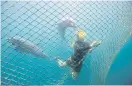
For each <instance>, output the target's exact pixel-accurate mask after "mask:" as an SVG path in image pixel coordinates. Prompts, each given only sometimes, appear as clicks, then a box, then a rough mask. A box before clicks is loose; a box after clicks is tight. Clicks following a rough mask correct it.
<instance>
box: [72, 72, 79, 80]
mask: <svg viewBox="0 0 132 86" xmlns="http://www.w3.org/2000/svg"><path fill="white" fill-rule="evenodd" d="M78 75H79V72H76V71H72V78H73V79H74V80H76V79H77V77H78Z"/></svg>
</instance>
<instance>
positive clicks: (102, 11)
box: [1, 1, 132, 85]
mask: <svg viewBox="0 0 132 86" xmlns="http://www.w3.org/2000/svg"><path fill="white" fill-rule="evenodd" d="M131 6H132V2H129V1H125V2H118V1H114V2H112V1H109V2H108V1H105V2H97V1H96V2H91V1H90V2H88V1H54V2H53V1H2V2H1V25H2V37H1V42H2V44H1V45H2V50H1V53H2V54H1V66H2V67H1V83H2V85H42V84H51V85H52V84H54V85H55V84H105V78H106V77H107V73H108V71H109V69H110V66H111V64H112V63H113V61H114V59H115V57H116V55H117V54H118V52H119V50H120V49H121V47H122V46H123V44H124V43H125V42H126V40H127V38H128V37H130V36H131V35H130V34H131V32H132V26H131V25H132V18H131V17H132V7H131ZM66 16H68V17H71V18H73V19H75V20H76V26H77V27H78V28H81V29H84V30H85V31H86V33H87V34H88V35H87V41H89V42H90V43H91V42H92V41H95V40H103V42H102V43H101V45H100V46H98V47H97V48H95V49H94V50H93V52H92V53H91V54H90V55H88V56H87V57H86V59H85V61H84V64H83V68H82V71H81V73H80V75H79V79H78V80H77V81H73V80H72V78H71V76H70V75H71V73H70V69H68V68H64V69H62V68H60V67H58V65H57V63H56V62H55V61H51V62H50V61H48V60H46V59H42V58H37V57H34V56H32V55H30V54H26V53H21V52H18V51H16V50H15V49H14V48H13V46H12V45H11V44H10V43H8V41H7V39H8V38H10V37H13V36H16V35H19V36H21V37H24V38H26V39H28V40H29V41H31V42H33V43H35V44H37V45H38V46H39V47H41V49H43V50H44V52H45V53H46V54H47V55H48V56H49V57H51V58H54V57H57V56H60V57H62V58H63V59H65V60H66V59H67V58H68V57H69V56H71V55H72V54H73V50H72V49H71V48H70V47H69V46H68V45H70V43H71V42H72V41H73V40H74V38H75V31H74V30H73V29H72V28H68V29H67V30H66V34H65V38H66V39H65V42H64V41H62V40H60V36H59V34H58V31H57V29H56V28H57V24H58V23H60V22H61V20H62V19H63V18H64V17H66Z"/></svg>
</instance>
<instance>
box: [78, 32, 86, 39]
mask: <svg viewBox="0 0 132 86" xmlns="http://www.w3.org/2000/svg"><path fill="white" fill-rule="evenodd" d="M86 35H87V34H86V32H85V31H84V30H78V32H77V36H78V38H79V39H82V40H84V39H85V38H86Z"/></svg>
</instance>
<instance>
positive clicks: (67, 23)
mask: <svg viewBox="0 0 132 86" xmlns="http://www.w3.org/2000/svg"><path fill="white" fill-rule="evenodd" d="M68 27H74V28H75V27H76V26H75V20H73V19H72V18H69V17H66V18H64V19H62V21H61V22H60V23H59V24H58V27H57V29H58V33H59V35H60V36H61V38H62V39H65V31H66V29H67V28H68Z"/></svg>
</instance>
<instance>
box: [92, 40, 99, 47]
mask: <svg viewBox="0 0 132 86" xmlns="http://www.w3.org/2000/svg"><path fill="white" fill-rule="evenodd" d="M101 42H102V40H100V41H94V42H93V43H92V44H91V45H90V46H91V47H97V46H99V45H100V44H101Z"/></svg>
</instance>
